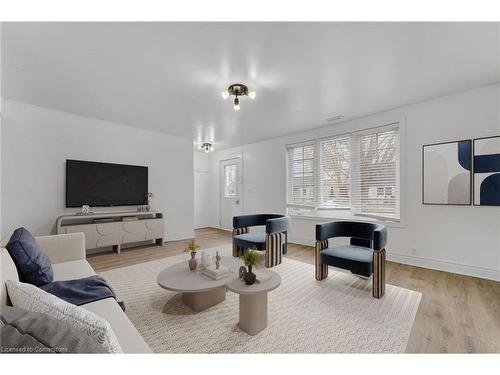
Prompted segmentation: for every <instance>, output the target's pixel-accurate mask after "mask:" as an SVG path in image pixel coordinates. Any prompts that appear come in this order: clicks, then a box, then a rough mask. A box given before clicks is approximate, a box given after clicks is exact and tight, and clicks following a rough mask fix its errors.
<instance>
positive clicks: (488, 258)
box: [210, 84, 500, 280]
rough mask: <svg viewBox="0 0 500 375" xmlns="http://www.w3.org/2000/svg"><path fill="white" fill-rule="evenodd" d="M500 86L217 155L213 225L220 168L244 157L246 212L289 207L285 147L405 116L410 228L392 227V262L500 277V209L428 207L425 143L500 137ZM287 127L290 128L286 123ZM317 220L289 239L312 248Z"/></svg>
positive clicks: (301, 223) (301, 222)
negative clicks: (423, 159) (221, 163)
mask: <svg viewBox="0 0 500 375" xmlns="http://www.w3.org/2000/svg"><path fill="white" fill-rule="evenodd" d="M499 108H500V85H499V84H497V85H492V86H486V87H482V88H478V89H475V90H471V91H467V92H464V93H459V94H455V95H450V96H446V97H442V98H438V99H434V100H430V101H426V102H422V103H417V104H413V105H409V106H405V107H401V108H398V109H394V110H390V111H386V112H381V113H378V114H374V115H371V116H367V117H363V118H359V119H355V120H352V121H346V122H343V123H339V124H336V125H331V126H328V127H322V128H318V129H315V130H311V131H307V132H303V133H299V134H293V135H290V136H287V137H281V138H276V139H271V140H268V141H265V142H258V143H253V144H249V145H245V146H241V147H236V148H232V149H228V150H222V151H219V152H215V153H214V154H212V155H211V158H210V159H211V162H210V186H211V199H210V202H211V218H210V219H211V225H212V226H218V223H219V209H218V206H219V193H218V189H219V184H218V163H219V160H223V159H227V158H229V157H232V156H234V155H237V154H239V153H242V155H243V211H244V212H245V213H255V212H276V213H284V212H285V209H286V201H285V192H286V170H285V146H286V144H290V143H294V142H300V141H305V140H309V139H312V138H316V137H324V136H329V135H334V134H337V133H343V132H346V131H352V130H359V129H363V128H368V127H372V126H377V125H384V124H387V123H390V122H393V121H398V120H401V119H405V123H406V147H405V152H404V153H403V157H404V159H406V160H405V161H406V168H405V171H406V181H405V182H406V183H405V184H404V185H405V186H406V189H405V191H404V192H402V193H403V194H404V195H405V196H406V199H403V205H405V206H406V210H405V211H406V214H405V217H404V227H403V228H396V227H390V228H389V229H388V231H389V233H388V237H389V241H388V245H387V250H388V254H389V255H388V257H389V259H392V260H394V261H398V262H401V263H407V264H414V265H421V266H424V267H428V268H435V269H442V270H447V271H450V272H457V273H463V274H470V275H476V276H480V277H485V278H491V279H496V280H500V207H472V206H470V207H458V206H424V205H422V203H421V201H422V199H421V196H422V191H421V186H422V182H421V173H422V172H421V152H422V145H424V144H428V143H436V142H441V141H450V140H458V139H470V138H477V137H484V136H492V135H499V134H500V115H499ZM283 126H286V124H283ZM317 222H319V220H317V219H305V218H297V217H293V218H292V226H291V230H290V239H291V241H293V242H297V243H304V244H313V242H314V226H315V224H316V223H317Z"/></svg>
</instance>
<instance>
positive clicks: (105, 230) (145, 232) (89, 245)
mask: <svg viewBox="0 0 500 375" xmlns="http://www.w3.org/2000/svg"><path fill="white" fill-rule="evenodd" d="M78 219H80V218H78ZM57 230H58V233H78V232H81V233H83V234H84V235H85V248H86V249H95V248H98V247H107V246H115V245H122V244H126V243H132V242H141V241H149V240H157V239H163V231H164V227H163V218H162V217H161V216H160V217H157V218H147V219H142V220H137V221H114V222H110V223H89V224H86V223H81V224H80V223H79V224H74V225H71V224H69V223H68V224H66V225H59V226H58V228H57Z"/></svg>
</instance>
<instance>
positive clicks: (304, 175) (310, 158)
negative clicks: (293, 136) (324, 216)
mask: <svg viewBox="0 0 500 375" xmlns="http://www.w3.org/2000/svg"><path fill="white" fill-rule="evenodd" d="M314 154H315V152H314V144H307V145H301V146H292V147H289V148H287V164H288V166H287V171H288V173H287V175H288V176H287V180H288V181H287V204H289V205H295V206H308V207H314V204H315V183H314V181H315V173H314V170H315V168H314V164H315V159H314V157H315V155H314Z"/></svg>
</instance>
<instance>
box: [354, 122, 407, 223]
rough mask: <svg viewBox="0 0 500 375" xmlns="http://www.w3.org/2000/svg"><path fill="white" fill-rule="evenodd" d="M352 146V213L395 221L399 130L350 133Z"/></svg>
mask: <svg viewBox="0 0 500 375" xmlns="http://www.w3.org/2000/svg"><path fill="white" fill-rule="evenodd" d="M352 145H353V147H352V149H353V152H352V161H353V166H354V168H353V170H352V173H353V175H352V186H353V188H352V194H353V199H352V200H353V211H354V213H355V214H359V215H373V216H379V217H387V218H392V219H399V216H400V212H399V197H400V186H399V129H398V128H397V127H392V128H389V129H388V128H384V129H378V130H374V131H372V132H363V133H360V134H354V135H353V142H352ZM354 160H356V161H355V162H354Z"/></svg>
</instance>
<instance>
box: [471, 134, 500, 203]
mask: <svg viewBox="0 0 500 375" xmlns="http://www.w3.org/2000/svg"><path fill="white" fill-rule="evenodd" d="M473 149H474V152H473V154H474V205H475V206H500V136H495V137H485V138H476V139H474V146H473Z"/></svg>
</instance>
